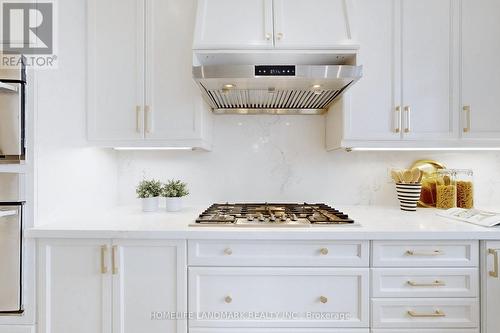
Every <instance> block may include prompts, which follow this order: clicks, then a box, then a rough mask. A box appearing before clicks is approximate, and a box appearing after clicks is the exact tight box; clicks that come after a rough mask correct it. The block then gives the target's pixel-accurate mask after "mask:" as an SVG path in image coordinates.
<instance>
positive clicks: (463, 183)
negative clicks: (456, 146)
mask: <svg viewBox="0 0 500 333" xmlns="http://www.w3.org/2000/svg"><path fill="white" fill-rule="evenodd" d="M456 176H457V207H460V208H466V209H471V208H474V181H473V177H474V172H473V171H472V170H470V169H465V170H456Z"/></svg>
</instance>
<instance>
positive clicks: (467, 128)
mask: <svg viewBox="0 0 500 333" xmlns="http://www.w3.org/2000/svg"><path fill="white" fill-rule="evenodd" d="M463 110H464V116H465V126H464V133H468V132H470V127H471V114H470V105H465V106H464V107H463Z"/></svg>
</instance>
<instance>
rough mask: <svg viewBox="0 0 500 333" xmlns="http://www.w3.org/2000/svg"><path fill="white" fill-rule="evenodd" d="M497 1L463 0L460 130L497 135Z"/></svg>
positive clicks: (499, 48)
mask: <svg viewBox="0 0 500 333" xmlns="http://www.w3.org/2000/svg"><path fill="white" fill-rule="evenodd" d="M498 13H500V2H499V1H497V0H480V1H477V0H462V104H461V111H462V112H461V114H462V116H461V119H462V126H460V127H461V132H462V135H463V137H465V138H467V139H483V138H486V139H488V138H489V139H491V138H497V139H498V138H500V112H499V106H500V94H499V91H500V67H499V66H498V65H497V63H498V54H500V38H499V37H498V36H499V35H500V20H499V19H498Z"/></svg>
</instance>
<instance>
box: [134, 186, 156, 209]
mask: <svg viewBox="0 0 500 333" xmlns="http://www.w3.org/2000/svg"><path fill="white" fill-rule="evenodd" d="M161 190H162V185H161V182H160V181H158V180H155V179H151V180H143V181H142V182H140V183H139V185H137V188H136V190H135V191H136V193H137V197H138V198H140V199H141V201H142V211H144V212H156V211H157V210H158V207H159V203H160V196H161Z"/></svg>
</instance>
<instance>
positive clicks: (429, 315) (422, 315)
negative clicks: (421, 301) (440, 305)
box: [407, 310, 446, 318]
mask: <svg viewBox="0 0 500 333" xmlns="http://www.w3.org/2000/svg"><path fill="white" fill-rule="evenodd" d="M407 313H408V315H409V316H410V317H413V318H439V317H446V314H445V313H444V312H443V311H441V310H436V311H434V312H433V313H417V312H415V311H412V310H409V311H408V312H407Z"/></svg>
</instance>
